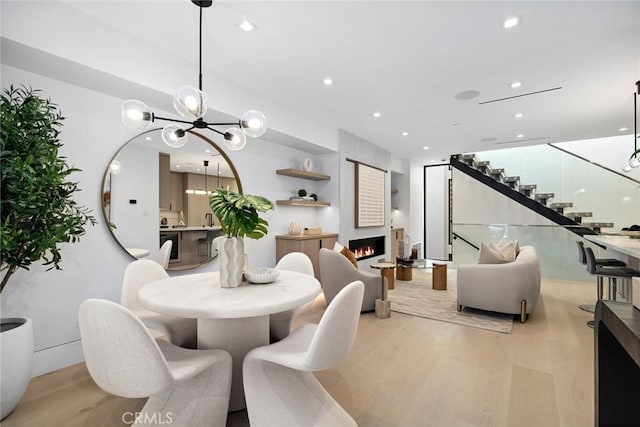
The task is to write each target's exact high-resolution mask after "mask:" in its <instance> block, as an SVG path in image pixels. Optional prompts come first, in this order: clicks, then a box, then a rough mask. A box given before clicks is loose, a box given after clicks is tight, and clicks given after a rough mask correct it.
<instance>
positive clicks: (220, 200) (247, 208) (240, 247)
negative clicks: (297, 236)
mask: <svg viewBox="0 0 640 427" xmlns="http://www.w3.org/2000/svg"><path fill="white" fill-rule="evenodd" d="M209 205H210V206H211V210H212V211H213V213H214V215H215V216H216V217H217V218H218V220H219V221H220V227H221V228H222V231H223V232H224V234H225V236H224V237H221V238H219V240H218V255H219V261H218V262H219V265H220V284H221V286H222V287H223V288H236V287H238V286H240V283H241V282H242V268H243V265H244V241H243V238H244V237H248V238H250V239H256V240H257V239H261V238H262V237H264V236H266V234H267V231H268V230H267V227H268V225H269V223H268V222H267V221H266V220H265V219H263V218H260V216H259V215H258V213H259V212H266V211H268V210H271V209H273V203H271V201H270V200H268V199H266V198H264V197H261V196H252V195H249V194H240V193H236V192H234V191H231V190H229V189H228V188H227V189H222V188H218V189H216V190H215V191H214V192H213V193H212V194H211V197H210V198H209Z"/></svg>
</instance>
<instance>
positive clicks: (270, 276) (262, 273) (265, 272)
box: [244, 267, 280, 284]
mask: <svg viewBox="0 0 640 427" xmlns="http://www.w3.org/2000/svg"><path fill="white" fill-rule="evenodd" d="M279 274H280V272H279V271H278V270H276V269H275V268H268V267H257V268H250V269H248V270H247V271H245V272H244V275H245V277H246V278H247V280H248V281H249V282H251V283H258V284H262V283H271V282H273V281H274V280H276V279H277V278H278V275H279Z"/></svg>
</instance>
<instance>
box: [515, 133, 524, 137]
mask: <svg viewBox="0 0 640 427" xmlns="http://www.w3.org/2000/svg"><path fill="white" fill-rule="evenodd" d="M516 138H524V133H519V134H517V135H516Z"/></svg>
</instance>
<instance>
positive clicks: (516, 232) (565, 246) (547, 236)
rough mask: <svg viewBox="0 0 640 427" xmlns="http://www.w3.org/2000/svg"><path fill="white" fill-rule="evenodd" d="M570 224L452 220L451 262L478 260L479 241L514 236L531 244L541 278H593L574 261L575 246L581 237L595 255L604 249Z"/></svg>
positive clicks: (522, 241) (465, 262)
mask: <svg viewBox="0 0 640 427" xmlns="http://www.w3.org/2000/svg"><path fill="white" fill-rule="evenodd" d="M570 229H571V227H566V226H559V225H558V226H553V225H514V224H456V223H454V224H452V230H451V231H452V234H453V240H452V243H453V260H452V261H453V264H454V267H457V266H458V265H461V264H474V263H477V262H478V254H479V251H478V249H476V248H474V246H476V247H480V243H485V244H486V243H488V242H496V243H497V242H499V241H500V240H501V239H503V238H504V239H507V240H517V241H518V245H519V246H533V247H535V249H536V252H537V254H538V261H539V263H540V273H541V275H542V277H544V278H550V279H561V280H576V281H585V282H595V279H594V278H593V277H592V276H591V275H590V274H589V273H588V272H587V271H586V266H585V265H583V264H580V262H578V246H577V244H576V241H582V242H583V243H584V244H585V246H587V247H590V248H592V249H593V252H594V254H595V255H596V258H604V257H605V250H604V249H603V248H601V247H600V246H598V245H595V244H593V243H592V242H590V241H588V240H586V239H583V238H582V237H580V236H578V235H577V234H575V233H573V232H572V231H571V230H570Z"/></svg>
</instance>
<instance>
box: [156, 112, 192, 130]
mask: <svg viewBox="0 0 640 427" xmlns="http://www.w3.org/2000/svg"><path fill="white" fill-rule="evenodd" d="M153 120H154V121H155V120H164V121H165V122H178V123H186V124H188V125H192V124H193V122H190V121H188V120H180V119H169V118H167V117H160V116H156V115H155V114H154V115H153ZM191 129H193V127H192V128H191Z"/></svg>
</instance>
